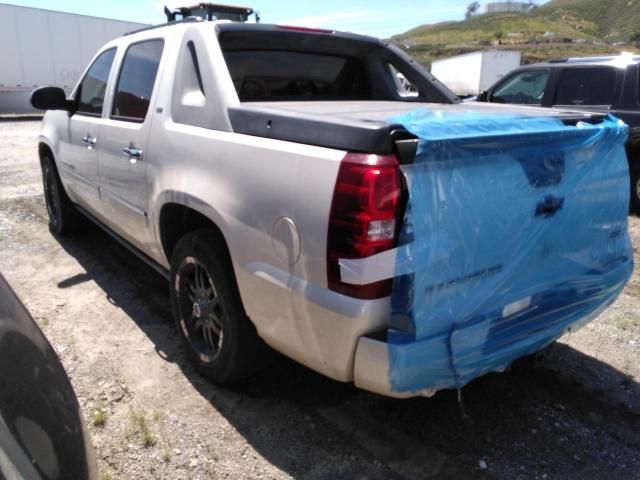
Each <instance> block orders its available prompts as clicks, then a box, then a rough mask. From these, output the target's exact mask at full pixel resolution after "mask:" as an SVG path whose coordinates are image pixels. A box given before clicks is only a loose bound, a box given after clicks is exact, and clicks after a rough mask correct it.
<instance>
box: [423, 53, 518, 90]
mask: <svg viewBox="0 0 640 480" xmlns="http://www.w3.org/2000/svg"><path fill="white" fill-rule="evenodd" d="M520 58H521V55H520V52H518V51H512V50H486V51H480V52H472V53H466V54H464V55H457V56H455V57H450V58H445V59H443V60H436V61H435V62H433V63H432V64H431V73H432V74H433V75H434V76H435V77H436V78H437V79H438V80H440V81H441V82H442V83H444V84H445V85H446V86H447V87H449V89H450V90H452V91H453V92H454V93H455V94H457V95H460V96H468V95H478V94H479V93H480V92H481V91H482V90H486V89H487V88H489V87H490V86H491V85H493V84H494V83H495V82H496V81H497V80H498V79H500V78H502V77H503V76H504V75H505V74H507V73H509V72H510V71H511V70H513V69H514V68H517V67H519V66H520Z"/></svg>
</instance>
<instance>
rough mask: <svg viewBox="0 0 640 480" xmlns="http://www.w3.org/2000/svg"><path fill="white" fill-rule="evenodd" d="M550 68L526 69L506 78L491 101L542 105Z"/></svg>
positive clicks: (495, 91) (493, 94)
mask: <svg viewBox="0 0 640 480" xmlns="http://www.w3.org/2000/svg"><path fill="white" fill-rule="evenodd" d="M547 80H549V70H547V69H540V70H524V71H522V72H518V73H516V74H515V75H513V76H511V77H509V78H508V79H506V80H505V81H504V82H503V83H502V84H501V85H498V87H497V88H496V89H495V90H494V91H493V93H492V94H491V98H490V99H489V101H490V102H494V103H516V104H520V105H540V104H542V97H543V96H544V89H545V87H546V86H547Z"/></svg>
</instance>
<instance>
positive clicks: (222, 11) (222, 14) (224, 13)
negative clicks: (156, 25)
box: [164, 3, 260, 23]
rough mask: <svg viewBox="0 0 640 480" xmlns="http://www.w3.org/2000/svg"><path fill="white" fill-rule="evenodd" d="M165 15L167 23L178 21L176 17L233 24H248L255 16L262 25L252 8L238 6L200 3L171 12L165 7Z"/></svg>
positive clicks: (258, 15) (257, 14)
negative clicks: (224, 21)
mask: <svg viewBox="0 0 640 480" xmlns="http://www.w3.org/2000/svg"><path fill="white" fill-rule="evenodd" d="M164 14H165V15H166V16H167V21H168V22H171V21H174V20H176V16H178V15H179V16H181V17H182V18H187V17H202V18H203V19H205V20H209V21H212V20H231V21H232V22H246V21H247V20H249V16H251V15H253V14H255V16H256V23H260V14H259V13H258V12H256V11H254V10H253V8H250V7H241V6H236V5H220V4H217V3H198V4H197V5H192V6H190V7H179V8H175V9H173V10H170V9H169V8H167V7H166V6H165V7H164Z"/></svg>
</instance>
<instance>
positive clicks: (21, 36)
mask: <svg viewBox="0 0 640 480" xmlns="http://www.w3.org/2000/svg"><path fill="white" fill-rule="evenodd" d="M146 26H147V25H145V24H142V23H134V22H125V21H121V20H112V19H109V18H99V17H91V16H87V15H76V14H73V13H64V12H55V11H52V10H44V9H40V8H29V7H20V6H17V5H7V4H4V3H0V45H2V49H1V50H0V51H1V52H2V53H1V54H0V58H1V59H2V68H0V114H2V113H28V112H35V111H36V110H34V109H33V108H32V107H31V105H30V104H29V95H30V92H31V91H32V90H33V89H34V88H36V87H41V86H45V85H54V86H57V87H62V88H64V89H65V91H67V93H69V92H70V91H71V89H72V88H73V86H74V85H75V83H76V81H77V80H78V78H79V77H80V75H81V73H82V71H83V70H84V68H85V67H86V66H87V65H88V63H89V61H90V60H91V58H92V57H93V55H94V54H95V53H96V51H97V50H98V48H100V47H101V46H102V45H104V44H105V43H106V42H108V41H109V40H112V39H114V38H116V37H119V36H121V35H122V34H124V33H126V32H129V31H132V30H138V29H140V28H143V27H146Z"/></svg>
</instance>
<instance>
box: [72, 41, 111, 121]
mask: <svg viewBox="0 0 640 480" xmlns="http://www.w3.org/2000/svg"><path fill="white" fill-rule="evenodd" d="M115 54H116V49H115V48H110V49H109V50H105V51H104V52H102V53H101V54H100V55H98V58H96V59H95V61H94V62H93V64H92V65H91V67H89V70H87V74H86V75H85V76H84V78H83V79H82V82H81V83H80V86H79V87H78V93H77V94H76V98H77V99H78V108H77V110H76V112H77V113H81V114H84V115H90V116H96V117H99V116H100V115H102V105H103V104H104V94H105V92H106V90H107V80H108V79H109V72H111V65H112V64H113V58H114V57H115Z"/></svg>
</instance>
